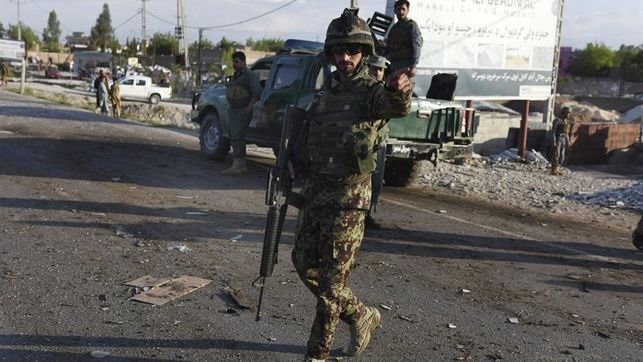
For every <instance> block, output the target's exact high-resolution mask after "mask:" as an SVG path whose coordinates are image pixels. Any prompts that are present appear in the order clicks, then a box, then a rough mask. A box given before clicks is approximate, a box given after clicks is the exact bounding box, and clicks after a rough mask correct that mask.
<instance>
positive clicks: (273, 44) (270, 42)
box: [246, 38, 284, 52]
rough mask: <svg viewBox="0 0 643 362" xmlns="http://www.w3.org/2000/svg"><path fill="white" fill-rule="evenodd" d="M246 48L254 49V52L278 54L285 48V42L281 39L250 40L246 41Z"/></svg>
mask: <svg viewBox="0 0 643 362" xmlns="http://www.w3.org/2000/svg"><path fill="white" fill-rule="evenodd" d="M246 46H247V47H250V48H252V49H253V50H258V51H262V52H277V51H279V50H280V49H282V48H283V47H284V41H283V40H281V39H277V38H275V39H261V40H256V41H255V40H253V39H252V38H248V39H247V40H246Z"/></svg>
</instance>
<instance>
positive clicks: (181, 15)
mask: <svg viewBox="0 0 643 362" xmlns="http://www.w3.org/2000/svg"><path fill="white" fill-rule="evenodd" d="M184 9H185V8H184V7H183V0H177V2H176V22H177V30H178V29H180V30H179V32H180V34H181V36H180V37H179V48H180V49H183V55H184V62H185V63H184V65H185V79H184V89H183V91H184V93H185V94H186V95H187V93H188V84H189V81H190V62H189V58H188V39H187V33H186V31H185V30H186V29H185V10H184Z"/></svg>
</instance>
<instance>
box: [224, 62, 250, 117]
mask: <svg viewBox="0 0 643 362" xmlns="http://www.w3.org/2000/svg"><path fill="white" fill-rule="evenodd" d="M247 72H248V70H247V69H246V70H242V71H238V72H237V73H235V75H234V77H233V78H232V81H231V82H230V84H228V89H227V92H226V100H227V101H228V103H230V106H231V107H232V108H243V107H246V106H247V105H248V103H250V99H252V94H251V92H250V80H249V77H248V74H246V73H247Z"/></svg>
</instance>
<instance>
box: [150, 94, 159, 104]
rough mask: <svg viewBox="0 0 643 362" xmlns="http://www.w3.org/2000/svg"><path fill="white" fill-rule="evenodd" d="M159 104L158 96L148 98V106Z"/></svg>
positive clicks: (153, 95)
mask: <svg viewBox="0 0 643 362" xmlns="http://www.w3.org/2000/svg"><path fill="white" fill-rule="evenodd" d="M159 102H161V96H160V95H158V94H156V93H155V94H152V95H151V96H150V104H159Z"/></svg>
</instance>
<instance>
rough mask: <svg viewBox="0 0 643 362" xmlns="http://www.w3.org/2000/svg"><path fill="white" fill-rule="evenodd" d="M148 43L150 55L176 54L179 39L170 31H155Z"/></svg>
mask: <svg viewBox="0 0 643 362" xmlns="http://www.w3.org/2000/svg"><path fill="white" fill-rule="evenodd" d="M148 44H149V45H148V47H147V54H150V55H174V54H176V49H178V47H179V41H178V40H177V39H176V38H175V37H174V35H172V34H170V33H165V34H162V33H154V35H152V38H151V39H150V41H149V43H148Z"/></svg>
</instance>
